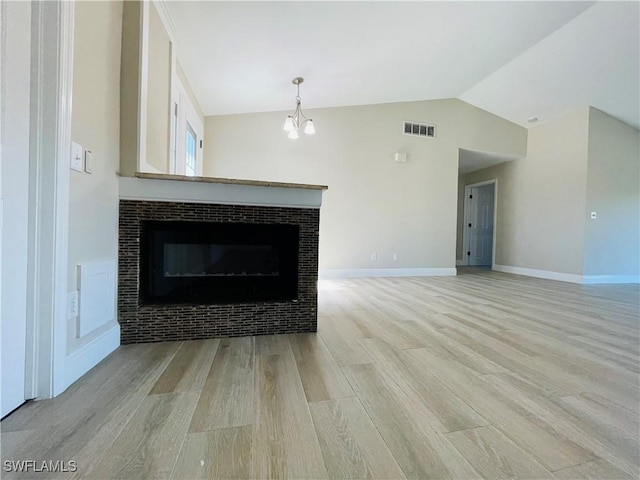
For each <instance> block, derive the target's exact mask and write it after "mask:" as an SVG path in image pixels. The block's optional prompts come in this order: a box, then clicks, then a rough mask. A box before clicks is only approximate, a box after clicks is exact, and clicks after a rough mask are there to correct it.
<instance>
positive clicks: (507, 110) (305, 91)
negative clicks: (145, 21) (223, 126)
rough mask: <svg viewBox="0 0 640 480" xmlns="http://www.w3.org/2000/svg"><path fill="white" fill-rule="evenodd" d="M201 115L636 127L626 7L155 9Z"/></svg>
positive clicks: (180, 4)
mask: <svg viewBox="0 0 640 480" xmlns="http://www.w3.org/2000/svg"><path fill="white" fill-rule="evenodd" d="M164 4H165V6H166V9H167V11H168V13H169V16H170V18H171V22H172V23H173V25H174V30H175V32H174V33H175V37H176V42H177V52H178V58H179V61H180V63H181V65H182V67H183V69H184V71H185V73H186V75H187V77H188V78H189V81H190V83H191V86H192V88H193V90H194V92H195V94H196V96H197V97H198V101H199V102H200V106H201V107H202V110H203V112H204V113H205V115H223V114H232V113H248V112H261V111H275V110H290V109H293V107H294V97H295V94H296V91H295V87H294V86H293V85H292V84H291V79H293V78H294V77H296V76H303V77H305V82H304V84H303V85H302V86H301V91H300V95H301V97H302V101H303V106H304V107H305V109H308V108H313V107H332V106H346V105H364V104H376V103H389V102H402V101H416V100H430V99H439V98H460V99H462V100H464V101H466V102H468V103H470V104H472V105H476V106H478V107H480V108H483V109H485V110H487V111H490V112H492V113H495V114H497V115H499V116H501V117H503V118H506V119H508V120H511V121H513V122H515V123H518V124H520V125H523V126H531V124H529V123H527V118H529V117H531V116H535V117H538V118H539V121H540V122H543V121H545V120H548V119H550V118H554V117H557V116H559V115H562V114H564V113H566V112H567V111H568V110H571V109H573V108H576V107H582V106H587V105H592V106H594V107H596V108H599V109H600V110H603V111H604V112H606V113H609V114H610V115H613V116H615V117H617V118H620V119H621V120H623V121H625V122H626V123H628V124H630V125H632V126H634V127H636V128H638V127H639V124H640V120H639V113H638V105H639V103H640V98H639V96H638V85H639V84H640V78H639V68H640V66H639V58H640V53H639V50H640V47H639V45H640V38H639V33H638V31H639V28H638V23H639V22H638V18H639V4H638V3H637V2H624V3H623V2H604V3H597V4H595V5H594V3H593V2H535V1H533V2H402V1H393V2H368V1H360V2H313V1H312V2H281V1H263V2H213V1H205V2H198V1H196V2H191V1H173V2H171V1H170V2H166V1H165V2H164Z"/></svg>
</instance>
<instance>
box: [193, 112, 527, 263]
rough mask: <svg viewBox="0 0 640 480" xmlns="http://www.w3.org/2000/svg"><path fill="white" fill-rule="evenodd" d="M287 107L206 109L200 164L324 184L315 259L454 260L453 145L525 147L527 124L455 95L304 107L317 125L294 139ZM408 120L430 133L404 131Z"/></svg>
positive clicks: (213, 172)
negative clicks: (215, 112) (234, 111)
mask: <svg viewBox="0 0 640 480" xmlns="http://www.w3.org/2000/svg"><path fill="white" fill-rule="evenodd" d="M303 106H304V105H303ZM292 107H293V104H292ZM288 113H289V112H271V113H258V114H246V115H229V116H209V117H206V119H205V152H204V156H205V162H204V163H205V165H204V174H205V175H207V176H219V177H231V178H243V179H255V180H272V181H285V182H298V183H316V184H324V185H328V186H329V190H328V191H327V192H325V194H324V197H323V206H322V210H321V227H320V268H321V269H369V268H376V269H377V268H452V267H454V266H455V249H456V217H457V215H456V212H457V201H458V198H457V197H458V191H457V185H458V149H459V148H467V149H474V150H481V151H492V152H496V153H503V154H512V155H523V154H524V153H525V151H526V138H527V133H526V130H525V129H523V128H521V127H519V126H517V125H515V124H512V123H510V122H507V121H505V120H503V119H501V118H499V117H496V116H494V115H491V114H489V113H487V112H485V111H482V110H479V109H477V108H475V107H472V106H470V105H468V104H466V103H464V102H461V101H459V100H437V101H424V102H408V103H394V104H382V105H369V106H358V107H340V108H325V109H316V110H310V111H306V112H305V114H306V115H307V116H308V117H312V118H313V120H314V124H315V125H316V130H317V133H316V135H314V136H306V135H304V134H303V135H301V137H300V138H299V139H298V140H295V141H292V140H289V139H288V138H287V135H286V133H285V132H284V131H283V129H282V126H283V123H284V119H285V118H286V115H287V114H288ZM405 120H409V121H415V122H423V123H431V124H435V125H436V138H435V139H424V138H416V137H411V136H406V135H403V134H402V126H403V121H405ZM396 152H405V153H407V154H408V161H407V162H406V163H396V162H394V153H396ZM372 252H376V253H377V255H378V260H377V261H375V262H373V261H371V257H370V255H371V253H372ZM394 252H397V253H398V260H397V261H393V260H392V255H393V253H394Z"/></svg>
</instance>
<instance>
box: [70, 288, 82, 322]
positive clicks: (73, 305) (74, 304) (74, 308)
mask: <svg viewBox="0 0 640 480" xmlns="http://www.w3.org/2000/svg"><path fill="white" fill-rule="evenodd" d="M79 311H80V305H79V304H78V291H77V290H74V291H73V292H69V293H68V294H67V319H68V320H72V319H74V318H76V317H77V316H78V313H79Z"/></svg>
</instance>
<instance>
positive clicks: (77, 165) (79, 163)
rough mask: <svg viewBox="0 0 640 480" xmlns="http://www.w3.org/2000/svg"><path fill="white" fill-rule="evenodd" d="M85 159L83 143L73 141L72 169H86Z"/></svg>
mask: <svg viewBox="0 0 640 480" xmlns="http://www.w3.org/2000/svg"><path fill="white" fill-rule="evenodd" d="M83 159H84V155H83V148H82V145H80V144H78V143H76V142H71V164H70V167H71V170H75V171H77V172H82V171H83V170H84V165H83V163H84V162H83Z"/></svg>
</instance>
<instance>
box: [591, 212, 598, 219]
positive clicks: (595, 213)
mask: <svg viewBox="0 0 640 480" xmlns="http://www.w3.org/2000/svg"><path fill="white" fill-rule="evenodd" d="M596 218H598V212H591V220H595V219H596Z"/></svg>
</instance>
